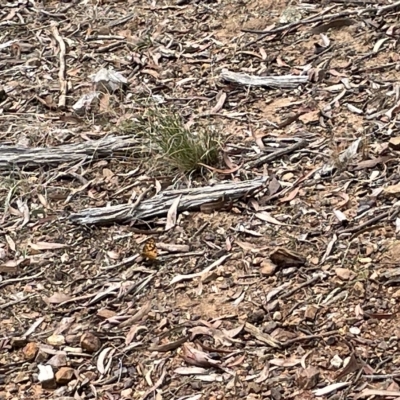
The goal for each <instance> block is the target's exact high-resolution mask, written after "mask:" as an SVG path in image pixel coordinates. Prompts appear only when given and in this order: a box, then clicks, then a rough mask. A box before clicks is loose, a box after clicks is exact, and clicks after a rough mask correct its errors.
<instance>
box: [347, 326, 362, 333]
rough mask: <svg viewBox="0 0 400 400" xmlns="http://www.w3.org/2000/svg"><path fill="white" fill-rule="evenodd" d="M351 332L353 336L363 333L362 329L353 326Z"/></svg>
mask: <svg viewBox="0 0 400 400" xmlns="http://www.w3.org/2000/svg"><path fill="white" fill-rule="evenodd" d="M349 332H350V333H351V334H353V335H359V334H360V333H361V329H360V328H358V327H357V326H352V327H351V328H350V329H349Z"/></svg>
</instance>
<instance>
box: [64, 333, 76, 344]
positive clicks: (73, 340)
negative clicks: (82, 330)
mask: <svg viewBox="0 0 400 400" xmlns="http://www.w3.org/2000/svg"><path fill="white" fill-rule="evenodd" d="M65 342H66V343H67V344H69V345H76V344H78V343H79V335H67V336H65Z"/></svg>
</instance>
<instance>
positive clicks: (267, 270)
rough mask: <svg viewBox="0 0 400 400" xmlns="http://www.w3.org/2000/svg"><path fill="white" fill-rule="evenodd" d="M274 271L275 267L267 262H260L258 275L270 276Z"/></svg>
mask: <svg viewBox="0 0 400 400" xmlns="http://www.w3.org/2000/svg"><path fill="white" fill-rule="evenodd" d="M275 271H276V265H275V264H273V263H272V262H271V261H269V260H264V261H262V262H261V268H260V273H261V275H265V276H271V275H273V274H274V272H275Z"/></svg>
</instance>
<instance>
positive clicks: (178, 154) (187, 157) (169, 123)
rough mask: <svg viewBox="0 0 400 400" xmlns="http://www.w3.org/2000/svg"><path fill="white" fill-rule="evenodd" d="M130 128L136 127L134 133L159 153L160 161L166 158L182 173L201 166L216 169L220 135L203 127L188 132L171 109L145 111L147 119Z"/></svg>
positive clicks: (198, 168) (142, 119)
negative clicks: (214, 167)
mask: <svg viewBox="0 0 400 400" xmlns="http://www.w3.org/2000/svg"><path fill="white" fill-rule="evenodd" d="M129 125H130V126H131V128H133V127H135V129H134V131H136V133H138V131H137V130H138V128H139V129H140V131H141V132H142V133H143V134H144V136H146V137H148V138H149V139H150V142H151V146H152V147H154V148H155V149H156V150H157V151H158V152H159V153H160V155H161V159H164V160H165V159H167V160H168V161H169V162H170V163H172V164H173V166H174V167H176V168H177V169H178V170H179V171H181V172H183V173H189V172H194V171H198V170H200V169H201V168H202V166H201V165H200V164H206V165H208V166H215V165H216V164H217V163H218V156H219V149H220V147H221V146H220V134H219V133H218V132H217V131H213V130H212V129H206V128H204V127H202V126H200V127H198V128H197V129H196V130H192V129H188V128H187V127H185V125H184V123H183V121H182V118H181V117H180V116H179V115H178V114H177V113H175V112H173V111H171V110H168V109H166V108H160V107H157V108H151V109H148V110H147V115H146V117H144V118H140V119H138V120H137V122H136V123H133V124H132V125H131V124H129Z"/></svg>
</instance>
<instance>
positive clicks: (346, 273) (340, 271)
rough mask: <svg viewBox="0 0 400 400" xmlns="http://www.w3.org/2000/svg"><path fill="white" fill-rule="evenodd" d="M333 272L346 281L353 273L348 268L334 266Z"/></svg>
mask: <svg viewBox="0 0 400 400" xmlns="http://www.w3.org/2000/svg"><path fill="white" fill-rule="evenodd" d="M335 273H336V275H337V276H338V277H339V278H340V279H341V280H342V281H348V280H349V279H350V278H351V277H352V275H353V273H352V272H351V271H350V270H349V269H348V268H336V269H335Z"/></svg>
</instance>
